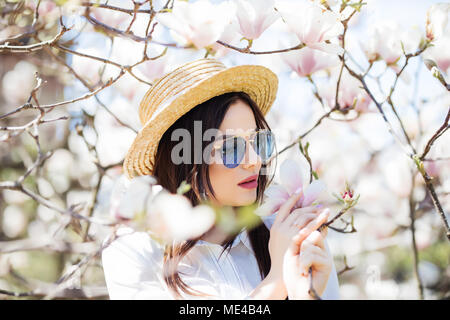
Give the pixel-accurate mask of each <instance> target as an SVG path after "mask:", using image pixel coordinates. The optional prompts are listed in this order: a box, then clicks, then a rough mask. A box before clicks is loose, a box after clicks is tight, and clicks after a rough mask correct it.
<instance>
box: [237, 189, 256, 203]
mask: <svg viewBox="0 0 450 320" xmlns="http://www.w3.org/2000/svg"><path fill="white" fill-rule="evenodd" d="M236 199H237V201H235V202H237V203H236V204H234V206H248V205H251V204H253V203H254V202H255V201H256V190H255V191H253V192H248V194H242V193H241V194H240V195H239V196H238V197H236Z"/></svg>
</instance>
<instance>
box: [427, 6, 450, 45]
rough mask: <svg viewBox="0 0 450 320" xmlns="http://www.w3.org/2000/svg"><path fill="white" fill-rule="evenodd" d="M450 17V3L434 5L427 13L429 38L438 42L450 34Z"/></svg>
mask: <svg viewBox="0 0 450 320" xmlns="http://www.w3.org/2000/svg"><path fill="white" fill-rule="evenodd" d="M449 15H450V4H449V3H436V4H433V5H432V6H431V7H430V8H429V9H428V11H427V23H426V30H427V38H428V39H429V40H437V39H438V38H440V37H441V36H443V35H444V34H448V31H449V30H448V28H447V25H448V17H449Z"/></svg>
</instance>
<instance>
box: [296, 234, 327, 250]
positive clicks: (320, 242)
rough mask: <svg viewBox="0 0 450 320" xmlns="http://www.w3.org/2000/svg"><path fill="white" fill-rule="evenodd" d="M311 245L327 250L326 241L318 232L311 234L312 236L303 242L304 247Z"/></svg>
mask: <svg viewBox="0 0 450 320" xmlns="http://www.w3.org/2000/svg"><path fill="white" fill-rule="evenodd" d="M309 244H312V245H314V246H316V247H319V248H322V249H323V250H325V242H324V239H323V237H322V234H321V233H320V232H319V231H317V230H315V231H313V232H311V234H310V235H309V236H308V237H307V238H306V239H305V240H304V241H303V243H302V247H303V246H307V245H309ZM300 250H302V248H300Z"/></svg>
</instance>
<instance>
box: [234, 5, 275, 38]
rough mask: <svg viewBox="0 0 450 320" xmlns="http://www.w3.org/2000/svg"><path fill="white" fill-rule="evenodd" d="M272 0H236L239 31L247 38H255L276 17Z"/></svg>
mask: <svg viewBox="0 0 450 320" xmlns="http://www.w3.org/2000/svg"><path fill="white" fill-rule="evenodd" d="M274 3H275V2H274V0H237V1H236V9H237V10H236V15H237V19H238V21H239V26H240V33H241V34H242V35H243V36H244V37H245V38H247V39H256V38H259V37H260V36H261V34H262V33H263V32H264V30H266V29H267V28H268V27H269V26H270V25H272V24H273V23H274V22H275V21H276V20H277V19H278V18H279V14H278V12H276V11H275V8H274Z"/></svg>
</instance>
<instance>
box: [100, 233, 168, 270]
mask: <svg viewBox="0 0 450 320" xmlns="http://www.w3.org/2000/svg"><path fill="white" fill-rule="evenodd" d="M116 236H117V238H116V239H115V240H113V241H112V242H111V243H110V244H109V245H107V246H106V247H105V248H104V249H103V251H102V263H103V268H104V269H105V272H106V271H108V270H119V269H122V268H124V267H126V268H129V269H133V268H134V269H136V268H139V267H145V266H147V267H148V266H149V265H152V266H153V267H156V266H158V265H160V263H161V262H162V260H163V257H164V248H163V247H162V246H161V245H160V244H159V243H158V242H156V241H155V240H153V239H152V238H151V237H150V236H149V235H148V234H147V233H146V232H140V231H135V230H133V229H132V228H129V227H121V228H120V229H119V230H117V232H116ZM105 241H106V240H105ZM104 245H105V243H104Z"/></svg>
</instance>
